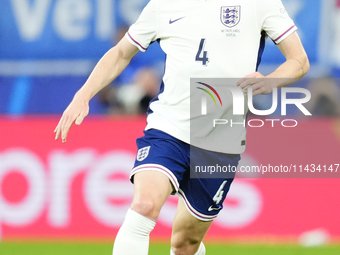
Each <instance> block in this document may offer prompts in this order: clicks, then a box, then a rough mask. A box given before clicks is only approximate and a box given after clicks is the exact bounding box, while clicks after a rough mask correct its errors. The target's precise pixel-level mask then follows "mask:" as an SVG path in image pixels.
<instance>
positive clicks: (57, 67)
mask: <svg viewBox="0 0 340 255" xmlns="http://www.w3.org/2000/svg"><path fill="white" fill-rule="evenodd" d="M147 2H148V0H1V2H0V77H1V76H2V77H9V78H3V79H0V82H1V84H0V101H2V102H4V100H2V99H3V98H2V97H4V96H5V94H7V93H5V87H6V91H7V90H8V89H9V88H8V86H12V85H13V86H14V85H15V86H19V85H16V84H21V85H20V86H21V87H25V86H27V87H32V86H33V87H34V86H43V85H42V83H41V82H35V81H36V80H37V79H38V78H37V77H46V76H50V77H53V76H56V77H60V76H72V75H73V76H82V78H81V80H84V77H86V76H88V74H89V72H90V71H91V69H92V68H93V66H94V64H95V63H96V62H97V61H98V59H99V58H100V57H101V56H102V55H103V54H104V53H105V52H106V51H107V50H108V49H109V48H110V47H112V46H113V45H114V43H115V41H117V39H118V38H117V37H119V34H120V32H121V30H122V28H126V27H128V26H129V25H131V24H132V23H133V22H134V21H135V20H136V19H137V17H138V15H139V13H140V12H141V10H142V9H143V7H144V6H145V5H146V4H147ZM331 2H332V1H322V0H283V3H284V5H285V7H286V9H287V11H288V13H289V14H290V16H291V17H292V18H293V20H294V21H295V22H296V25H297V26H298V28H299V30H298V32H299V35H300V37H301V40H302V42H303V44H304V46H305V49H306V51H307V53H308V56H309V59H310V62H311V64H312V66H313V67H316V68H317V69H325V68H326V69H327V68H329V67H328V66H327V65H328V64H327V63H329V61H327V55H328V52H327V51H328V50H329V48H330V47H329V45H328V43H329V40H328V39H329V33H330V32H329V30H330V29H329V26H328V24H329V18H328V17H329V12H330V9H331V8H332V5H331ZM163 60H164V54H163V52H162V51H161V50H160V48H159V46H158V44H156V43H155V44H153V45H151V47H150V48H149V49H148V50H147V52H146V53H143V54H137V56H136V57H135V58H134V60H133V62H132V64H131V66H132V67H131V69H130V70H127V71H126V72H125V74H124V73H123V75H122V77H123V79H126V80H128V79H129V78H131V77H132V76H133V71H131V70H132V69H133V68H138V67H139V66H142V65H145V64H146V65H151V66H156V65H157V66H161V65H159V63H160V62H162V61H163ZM282 61H283V56H282V55H281V54H280V52H279V51H278V49H277V47H276V46H275V45H274V44H273V43H272V42H270V40H268V41H267V45H266V48H265V51H264V55H263V59H262V64H261V66H262V68H264V69H265V68H266V67H269V69H272V68H274V67H275V66H277V65H278V64H279V63H282ZM260 70H261V68H260ZM15 77H17V78H15ZM32 77H33V78H32ZM124 77H125V78H124ZM10 81H13V83H12V82H10ZM57 81H58V79H51V80H49V82H50V83H52V84H53V83H54V82H55V83H56V86H58V82H57ZM4 82H5V83H4ZM22 84H26V85H25V86H23V85H22ZM27 84H30V85H27ZM5 85H6V86H5ZM20 86H19V87H20ZM76 86H77V87H79V86H81V84H77V85H76ZM71 87H72V86H71V85H70V86H66V89H67V88H71ZM13 91H16V90H15V89H14V88H13ZM13 91H12V92H13ZM29 91H33V89H30V90H27V93H23V92H22V93H23V94H25V95H26V94H29ZM36 91H40V90H39V89H37V90H36ZM41 91H43V90H41ZM73 91H74V88H71V89H70V91H69V92H70V94H71V93H73ZM45 92H46V91H45ZM46 93H47V92H46ZM12 94H15V93H14V92H13V93H12ZM6 97H7V98H8V97H9V96H8V94H7V95H6ZM37 100H38V99H37ZM6 107H7V108H6ZM8 109H10V107H9V106H8V105H7V106H4V105H3V104H0V113H4V112H8ZM58 109H59V108H58ZM45 110H46V109H45ZM36 111H38V109H35V108H32V109H31V111H28V112H36Z"/></svg>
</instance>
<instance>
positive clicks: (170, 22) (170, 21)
mask: <svg viewBox="0 0 340 255" xmlns="http://www.w3.org/2000/svg"><path fill="white" fill-rule="evenodd" d="M183 18H185V17H182V18H178V19H174V20H171V19H170V20H169V24H172V23H174V22H176V21H179V20H180V19H183Z"/></svg>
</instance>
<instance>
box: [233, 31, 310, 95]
mask: <svg viewBox="0 0 340 255" xmlns="http://www.w3.org/2000/svg"><path fill="white" fill-rule="evenodd" d="M277 46H278V48H279V49H280V51H281V53H282V54H283V55H284V56H285V58H286V61H285V62H284V63H283V64H282V65H280V66H279V67H278V68H277V69H276V70H275V71H274V72H272V73H270V74H269V75H267V76H264V75H262V74H261V73H259V72H255V73H252V74H249V75H247V76H245V77H244V78H243V79H241V80H240V81H239V82H238V83H237V86H240V87H241V88H242V89H246V88H248V87H249V86H251V87H252V89H253V96H256V95H259V94H270V93H271V92H272V90H273V88H281V87H284V86H287V85H289V84H292V83H294V82H296V81H297V80H299V79H301V78H302V77H303V76H305V75H306V74H307V72H308V71H309V60H308V57H307V54H306V52H305V49H304V48H303V45H302V43H301V40H300V38H299V36H298V34H297V33H296V32H293V33H292V34H291V35H289V36H288V37H287V38H285V39H284V40H283V41H281V42H280V43H279V44H278V45H277ZM268 78H271V79H268Z"/></svg>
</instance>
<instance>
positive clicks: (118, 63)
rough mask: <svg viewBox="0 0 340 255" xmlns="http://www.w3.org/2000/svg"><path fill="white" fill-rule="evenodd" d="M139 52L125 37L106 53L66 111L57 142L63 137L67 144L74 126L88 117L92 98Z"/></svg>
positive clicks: (57, 128)
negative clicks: (68, 135) (67, 138)
mask: <svg viewBox="0 0 340 255" xmlns="http://www.w3.org/2000/svg"><path fill="white" fill-rule="evenodd" d="M137 52H138V48H137V47H136V46H134V45H133V44H131V43H130V42H129V41H128V40H127V39H126V37H123V39H122V40H121V41H120V42H119V43H118V44H117V45H116V46H115V47H113V48H111V49H110V50H109V51H108V52H106V53H105V55H104V56H103V57H102V58H101V59H100V60H99V62H98V63H97V65H96V66H95V68H94V69H93V71H92V73H91V74H90V76H89V78H88V79H87V81H86V82H85V84H84V85H83V86H82V87H81V89H80V90H79V91H78V92H77V93H76V94H75V96H74V98H73V100H72V102H71V103H70V104H69V105H68V107H67V108H66V110H65V111H64V113H63V115H62V117H61V119H60V120H59V123H58V125H57V127H56V128H55V130H54V132H55V139H56V140H58V139H59V137H60V136H61V139H62V142H63V143H65V142H66V137H67V134H68V132H69V130H70V128H71V126H72V124H73V123H76V125H80V124H81V123H82V121H83V120H84V118H85V117H86V116H87V115H88V113H89V101H90V100H91V98H92V97H93V96H94V95H95V94H97V93H98V92H99V91H100V90H101V89H103V88H104V87H105V86H107V85H108V84H110V83H111V82H112V81H113V80H114V79H115V78H116V77H117V76H118V75H119V74H120V73H121V72H122V71H123V70H124V69H125V68H126V66H127V65H128V64H129V63H130V60H131V58H132V57H133V56H134V55H135V54H136V53H137Z"/></svg>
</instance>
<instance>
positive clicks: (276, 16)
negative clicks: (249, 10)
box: [257, 0, 297, 44]
mask: <svg viewBox="0 0 340 255" xmlns="http://www.w3.org/2000/svg"><path fill="white" fill-rule="evenodd" d="M257 10H258V17H259V18H260V20H261V22H262V30H264V31H266V33H267V35H268V36H269V37H270V38H271V39H272V40H273V42H274V43H276V44H278V43H280V42H281V41H283V40H284V39H285V38H286V37H287V36H289V35H290V34H292V33H293V32H294V31H295V30H297V27H296V26H295V24H294V21H293V20H292V19H291V18H290V17H289V15H288V13H287V10H286V9H285V7H284V6H283V4H282V2H281V0H257Z"/></svg>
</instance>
